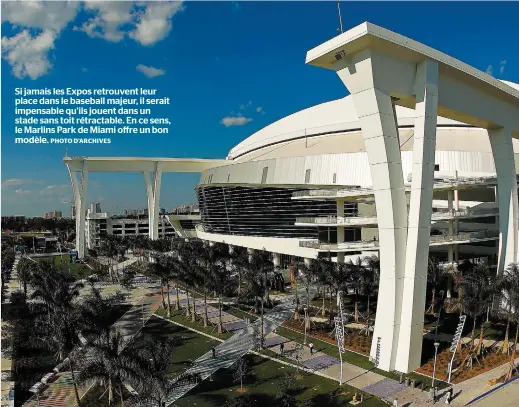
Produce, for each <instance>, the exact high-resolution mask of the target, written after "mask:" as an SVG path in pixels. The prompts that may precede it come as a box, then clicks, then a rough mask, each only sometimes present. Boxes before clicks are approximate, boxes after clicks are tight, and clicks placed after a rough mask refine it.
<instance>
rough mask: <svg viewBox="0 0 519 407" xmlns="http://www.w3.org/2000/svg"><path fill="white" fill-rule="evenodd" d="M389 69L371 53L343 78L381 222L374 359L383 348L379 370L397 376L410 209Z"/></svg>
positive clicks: (343, 73) (342, 72) (341, 74)
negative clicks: (387, 78)
mask: <svg viewBox="0 0 519 407" xmlns="http://www.w3.org/2000/svg"><path fill="white" fill-rule="evenodd" d="M345 63H346V64H348V62H347V61H346V62H345ZM383 65H384V59H383V58H382V57H381V56H380V55H378V54H376V53H374V52H372V51H369V52H365V53H363V55H362V57H360V56H359V61H358V62H357V63H355V64H354V65H353V64H349V65H346V66H345V68H343V69H340V70H338V72H337V74H338V75H339V77H340V79H341V80H342V81H343V82H344V84H345V85H346V87H347V88H348V89H349V90H350V92H351V95H352V98H353V101H354V104H355V109H356V111H357V115H358V117H359V122H360V125H361V128H362V135H363V138H364V144H365V148H366V152H367V154H368V160H369V165H370V171H371V179H372V183H373V191H374V195H375V205H376V210H377V218H378V228H379V244H380V268H381V269H380V288H379V295H378V303H377V318H376V322H375V328H374V333H373V337H374V340H373V345H372V347H371V352H370V355H371V358H372V359H375V358H376V357H377V353H378V352H377V347H379V349H380V353H379V358H378V366H379V368H380V369H382V370H386V371H392V370H394V369H395V360H396V355H397V348H398V341H399V337H398V334H399V323H400V314H401V310H402V299H403V286H404V284H403V279H404V269H405V256H406V240H407V204H406V197H405V189H404V177H403V172H402V158H401V153H400V144H399V137H398V126H397V123H396V117H395V114H394V109H393V103H392V99H391V96H390V95H389V93H388V92H387V91H386V88H385V86H384V81H383V79H384V69H383ZM378 74H380V76H378ZM379 338H380V339H379Z"/></svg>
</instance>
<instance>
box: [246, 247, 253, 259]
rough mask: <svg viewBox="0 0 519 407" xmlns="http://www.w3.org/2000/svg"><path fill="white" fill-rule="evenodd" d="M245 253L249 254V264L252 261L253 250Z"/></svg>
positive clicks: (249, 249)
mask: <svg viewBox="0 0 519 407" xmlns="http://www.w3.org/2000/svg"><path fill="white" fill-rule="evenodd" d="M247 253H248V254H249V262H250V261H251V260H252V254H253V253H254V249H251V248H248V249H247Z"/></svg>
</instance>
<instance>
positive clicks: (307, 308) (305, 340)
mask: <svg viewBox="0 0 519 407" xmlns="http://www.w3.org/2000/svg"><path fill="white" fill-rule="evenodd" d="M304 310H305V345H306V322H307V321H306V319H307V318H308V317H307V313H306V311H307V310H308V308H307V307H305V308H304Z"/></svg>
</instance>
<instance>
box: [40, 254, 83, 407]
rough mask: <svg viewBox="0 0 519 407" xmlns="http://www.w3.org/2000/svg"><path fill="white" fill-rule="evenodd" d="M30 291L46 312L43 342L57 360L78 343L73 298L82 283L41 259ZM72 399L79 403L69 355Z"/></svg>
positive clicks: (80, 322)
mask: <svg viewBox="0 0 519 407" xmlns="http://www.w3.org/2000/svg"><path fill="white" fill-rule="evenodd" d="M33 287H34V292H33V293H32V295H31V299H33V300H36V301H37V302H38V303H40V304H41V305H42V307H43V309H44V310H45V311H46V313H47V321H46V324H47V328H46V330H47V332H48V337H47V340H46V341H45V344H46V345H47V346H48V347H49V348H50V349H52V350H54V351H55V355H56V358H57V359H58V360H60V361H62V360H64V358H65V356H66V355H68V354H69V353H71V352H72V351H73V350H74V349H76V348H77V347H78V346H80V340H79V333H80V332H81V330H82V329H83V327H84V321H83V318H82V317H81V314H80V312H79V309H78V307H77V306H76V305H77V304H76V299H77V298H78V297H79V294H80V290H81V288H82V287H83V284H82V283H80V282H77V281H75V280H74V279H73V278H72V277H71V276H70V275H67V274H65V273H63V272H62V271H61V270H59V269H57V268H56V267H55V266H54V264H53V263H50V262H44V263H42V264H40V267H39V268H38V269H37V270H36V271H35V273H34V275H33ZM69 364H70V371H71V375H72V382H73V384H74V391H75V396H76V402H77V404H78V406H80V405H81V404H80V399H79V393H78V390H77V385H76V378H75V374H74V366H73V365H72V360H71V359H69Z"/></svg>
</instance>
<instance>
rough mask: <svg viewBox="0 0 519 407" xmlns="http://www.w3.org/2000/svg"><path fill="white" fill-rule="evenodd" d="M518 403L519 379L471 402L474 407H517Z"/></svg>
mask: <svg viewBox="0 0 519 407" xmlns="http://www.w3.org/2000/svg"><path fill="white" fill-rule="evenodd" d="M518 405H519V379H516V380H514V381H513V382H511V383H509V384H507V385H505V386H503V387H501V388H500V389H499V390H496V391H495V392H493V393H492V394H489V395H488V396H486V397H485V398H482V399H481V400H478V401H476V402H474V403H473V404H471V405H470V406H471V407H472V406H474V407H487V406H493V407H517V406H518Z"/></svg>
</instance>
